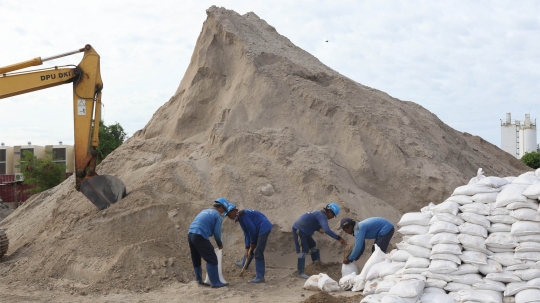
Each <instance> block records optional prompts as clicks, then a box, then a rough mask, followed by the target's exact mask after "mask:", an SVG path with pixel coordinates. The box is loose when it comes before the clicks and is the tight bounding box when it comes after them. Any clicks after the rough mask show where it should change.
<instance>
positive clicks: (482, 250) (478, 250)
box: [463, 245, 493, 256]
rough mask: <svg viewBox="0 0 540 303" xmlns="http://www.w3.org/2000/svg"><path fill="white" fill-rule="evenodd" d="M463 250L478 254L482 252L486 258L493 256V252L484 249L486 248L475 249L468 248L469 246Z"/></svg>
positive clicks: (464, 246) (472, 247)
mask: <svg viewBox="0 0 540 303" xmlns="http://www.w3.org/2000/svg"><path fill="white" fill-rule="evenodd" d="M463 250H470V251H476V252H481V253H483V254H485V255H486V256H491V255H493V252H492V251H491V250H489V249H487V248H486V249H484V248H480V247H474V246H467V245H463Z"/></svg>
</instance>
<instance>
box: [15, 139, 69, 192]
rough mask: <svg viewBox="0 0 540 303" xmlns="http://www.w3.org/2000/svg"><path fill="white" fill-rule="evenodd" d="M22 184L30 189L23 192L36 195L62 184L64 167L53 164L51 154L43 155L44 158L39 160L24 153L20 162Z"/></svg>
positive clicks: (28, 152) (26, 152)
mask: <svg viewBox="0 0 540 303" xmlns="http://www.w3.org/2000/svg"><path fill="white" fill-rule="evenodd" d="M21 173H22V174H23V176H24V181H23V184H25V185H30V186H32V188H30V189H27V190H26V191H25V192H27V193H30V194H37V193H40V192H42V191H45V190H47V189H49V188H53V187H55V186H56V185H58V184H60V183H62V182H63V181H64V180H65V179H66V165H65V164H59V163H55V162H54V161H53V155H52V153H51V152H46V153H45V158H41V159H39V158H38V157H36V156H34V154H32V152H30V151H27V150H26V151H24V153H23V159H22V161H21Z"/></svg>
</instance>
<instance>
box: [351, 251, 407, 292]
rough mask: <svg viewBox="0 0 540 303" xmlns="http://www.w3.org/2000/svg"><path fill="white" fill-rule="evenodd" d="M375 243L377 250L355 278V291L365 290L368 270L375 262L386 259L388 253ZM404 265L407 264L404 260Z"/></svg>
mask: <svg viewBox="0 0 540 303" xmlns="http://www.w3.org/2000/svg"><path fill="white" fill-rule="evenodd" d="M373 245H374V247H375V251H374V252H373V253H372V254H371V257H369V259H368V260H367V262H366V264H365V265H364V268H362V271H361V272H360V274H358V276H356V277H355V279H354V281H355V284H354V286H353V288H352V290H353V291H361V290H363V289H364V285H365V281H366V276H367V274H368V271H369V269H370V268H371V266H373V265H374V264H377V263H379V262H381V261H383V260H384V259H386V254H385V253H384V252H383V251H381V249H380V248H379V246H378V245H377V244H373ZM389 264H391V263H389ZM403 265H405V262H403ZM402 267H403V266H402ZM398 269H399V268H398ZM396 271H397V270H396Z"/></svg>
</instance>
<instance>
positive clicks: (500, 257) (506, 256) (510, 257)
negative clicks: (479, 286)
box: [488, 253, 522, 266]
mask: <svg viewBox="0 0 540 303" xmlns="http://www.w3.org/2000/svg"><path fill="white" fill-rule="evenodd" d="M488 258H490V259H492V260H495V261H497V262H499V264H501V265H502V266H511V265H516V264H519V263H522V262H521V260H520V259H516V258H514V254H513V253H494V254H493V255H491V256H489V257H488Z"/></svg>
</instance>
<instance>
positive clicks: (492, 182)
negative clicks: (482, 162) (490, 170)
mask: <svg viewBox="0 0 540 303" xmlns="http://www.w3.org/2000/svg"><path fill="white" fill-rule="evenodd" d="M508 183H509V182H508V180H506V179H504V178H500V177H494V176H489V177H485V178H483V179H481V180H479V181H478V182H477V183H476V184H479V185H488V186H491V187H495V188H497V187H501V186H504V185H506V184H508Z"/></svg>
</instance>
